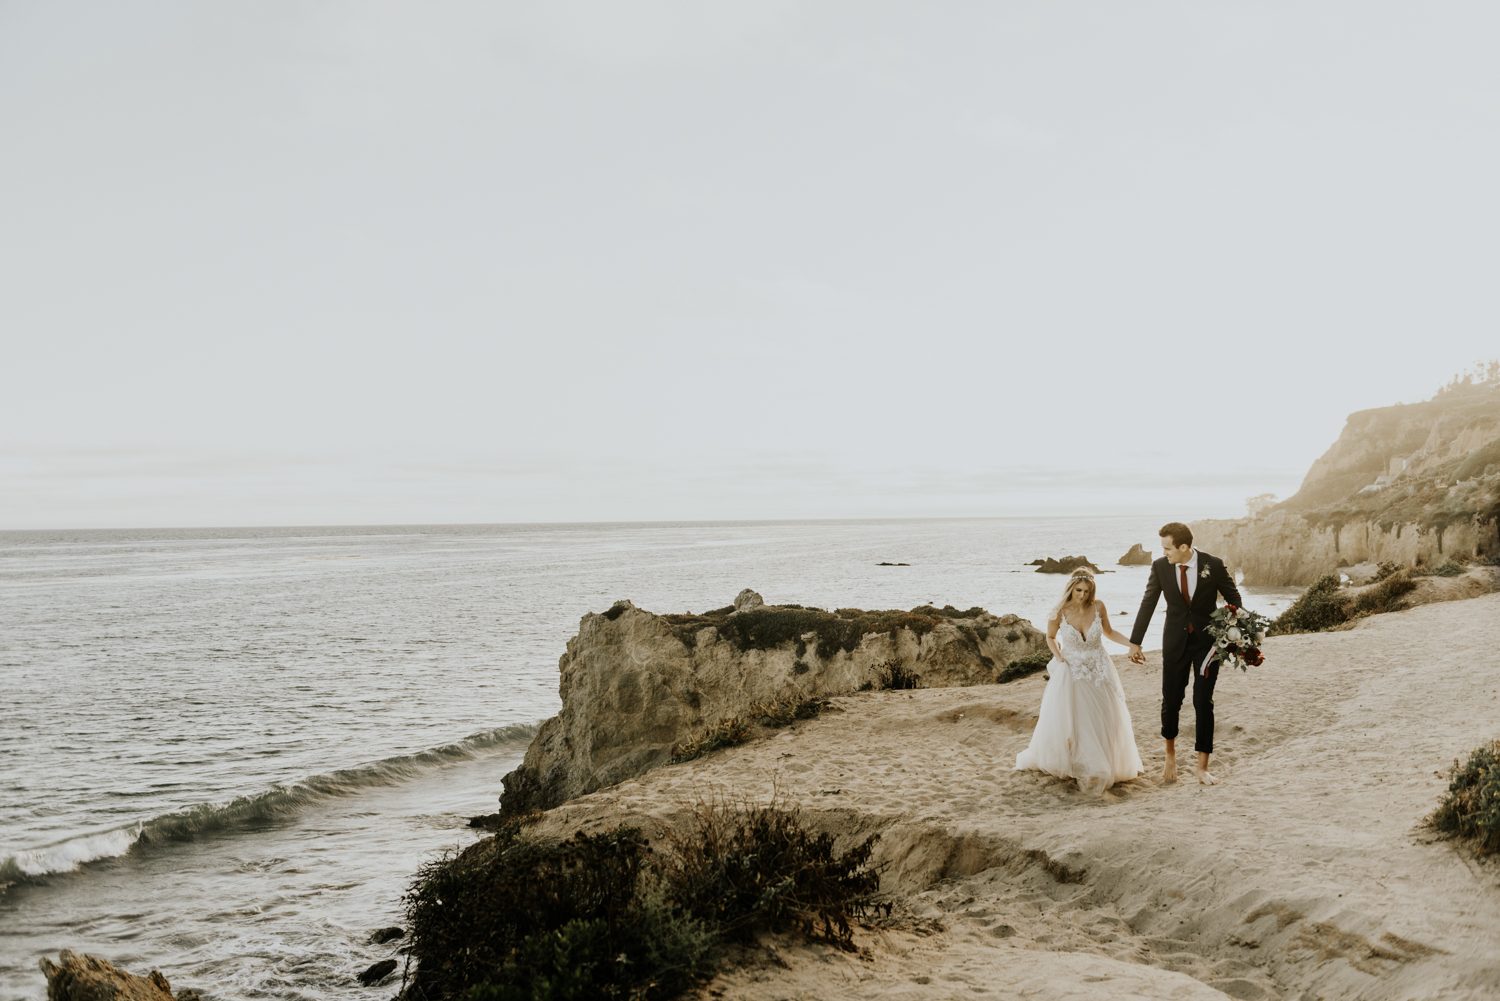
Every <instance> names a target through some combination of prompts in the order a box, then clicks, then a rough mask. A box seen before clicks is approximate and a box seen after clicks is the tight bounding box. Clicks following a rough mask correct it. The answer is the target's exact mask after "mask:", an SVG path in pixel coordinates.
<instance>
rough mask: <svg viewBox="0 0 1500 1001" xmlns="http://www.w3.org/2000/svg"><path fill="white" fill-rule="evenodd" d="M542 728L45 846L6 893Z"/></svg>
mask: <svg viewBox="0 0 1500 1001" xmlns="http://www.w3.org/2000/svg"><path fill="white" fill-rule="evenodd" d="M537 726H538V724H535V723H514V724H511V725H509V726H500V727H495V728H494V729H492V730H481V731H479V732H478V733H473V734H470V735H469V736H467V737H465V738H464V739H463V740H460V741H457V742H455V743H452V744H444V745H443V746H441V747H432V748H428V749H427V750H425V751H418V752H417V753H415V754H401V755H397V756H395V757H392V758H385V759H383V760H381V761H375V762H372V763H370V764H367V765H359V766H357V767H355V768H344V769H340V770H339V771H336V772H328V773H327V774H324V775H312V776H309V777H308V778H305V779H302V780H300V781H298V782H293V783H290V784H288V785H277V786H272V787H271V788H269V789H266V790H264V791H262V792H259V793H255V794H253V795H249V796H240V797H238V798H236V799H233V800H230V801H228V802H224V803H200V804H198V805H197V806H193V807H190V808H188V809H186V810H182V811H179V812H177V813H168V814H163V815H162V816H159V817H154V818H152V819H151V820H147V821H145V822H143V823H137V824H131V825H128V826H126V827H120V828H116V829H115V830H112V831H103V832H100V833H95V834H85V835H79V836H76V837H71V838H65V839H63V840H62V841H58V842H55V843H53V844H50V845H47V846H45V847H42V848H33V849H30V850H28V851H23V852H17V853H16V854H14V855H10V856H8V857H6V858H4V859H0V891H3V889H4V888H5V887H6V886H9V885H11V884H13V883H17V882H21V881H23V880H26V879H29V878H35V877H38V876H45V875H46V874H48V873H54V872H67V871H69V870H71V869H76V868H77V867H78V866H80V865H82V864H83V863H85V862H93V861H96V860H98V859H105V858H114V857H116V856H119V855H124V854H125V853H126V852H128V851H130V850H131V849H133V848H135V847H136V846H137V845H140V846H155V845H163V844H167V843H170V842H173V841H188V840H191V839H192V838H194V837H196V836H197V835H199V834H204V833H207V832H210V831H218V830H223V829H225V828H231V827H235V826H238V825H240V824H246V823H256V822H264V821H272V820H277V819H279V818H283V817H287V816H291V815H293V814H296V813H299V812H301V811H302V810H303V809H305V808H306V807H308V806H309V805H312V804H315V803H318V802H320V801H323V800H327V799H331V798H333V797H336V796H349V795H353V794H355V793H358V792H359V791H360V790H361V789H367V788H369V787H371V786H390V785H397V784H399V783H402V782H406V781H409V780H410V779H413V778H416V777H417V776H419V775H422V774H423V773H424V772H429V771H432V770H433V769H435V768H442V767H444V766H446V765H451V764H456V763H458V762H460V761H468V760H472V759H474V758H477V757H479V756H480V755H481V754H483V753H484V752H487V751H494V750H499V749H503V748H504V747H506V746H508V745H509V746H514V745H522V744H525V743H526V742H529V741H530V740H531V738H532V737H534V736H535V735H536V731H537Z"/></svg>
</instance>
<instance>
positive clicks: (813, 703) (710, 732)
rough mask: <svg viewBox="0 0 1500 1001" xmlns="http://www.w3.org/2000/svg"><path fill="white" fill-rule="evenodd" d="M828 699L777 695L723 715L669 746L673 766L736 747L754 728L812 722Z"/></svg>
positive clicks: (825, 707) (826, 706)
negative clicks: (714, 721)
mask: <svg viewBox="0 0 1500 1001" xmlns="http://www.w3.org/2000/svg"><path fill="white" fill-rule="evenodd" d="M828 704H829V703H828V699H827V697H819V696H807V695H801V694H792V695H779V696H777V697H776V698H774V699H771V700H769V701H766V702H756V703H753V704H751V705H749V706H747V707H746V708H745V710H744V712H740V713H736V714H735V715H733V716H726V717H724V718H723V719H721V720H719V722H717V723H715V724H714V725H713V726H711V727H709V728H708V729H706V730H704V731H703V732H702V733H700V734H698V735H696V736H693V737H689V738H688V739H687V740H681V741H678V742H677V743H676V744H673V745H672V764H674V765H675V764H680V763H681V762H684V761H692V760H693V759H694V758H701V757H703V755H705V754H708V753H710V752H712V751H717V750H719V749H720V748H721V747H735V746H736V745H739V744H743V743H745V741H747V740H749V739H750V737H751V735H752V734H753V733H754V732H755V731H754V727H756V726H767V727H770V728H772V729H778V728H780V727H783V726H790V725H791V724H792V723H795V722H797V721H798V720H803V719H812V718H813V717H815V716H817V715H819V714H820V713H822V712H823V710H825V709H827V708H828Z"/></svg>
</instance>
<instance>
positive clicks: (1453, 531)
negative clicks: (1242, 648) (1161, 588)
mask: <svg viewBox="0 0 1500 1001" xmlns="http://www.w3.org/2000/svg"><path fill="white" fill-rule="evenodd" d="M1494 479H1495V480H1496V483H1495V484H1494V486H1496V487H1500V477H1494ZM1488 508H1489V505H1486V506H1485V508H1484V509H1481V510H1480V511H1477V512H1475V513H1472V514H1470V515H1468V516H1467V517H1462V518H1458V519H1455V520H1454V521H1452V522H1448V523H1446V524H1442V523H1432V522H1429V523H1427V524H1424V523H1423V522H1422V521H1416V522H1415V523H1413V522H1407V523H1404V524H1403V523H1390V522H1386V523H1382V522H1380V521H1377V520H1373V519H1370V518H1359V519H1354V520H1350V521H1347V522H1339V521H1331V522H1327V523H1323V524H1319V523H1318V522H1316V521H1311V520H1308V519H1307V518H1305V517H1303V516H1302V515H1299V514H1294V513H1292V512H1290V511H1277V512H1276V513H1274V514H1271V515H1267V516H1266V517H1264V518H1256V519H1251V518H1240V519H1238V520H1235V521H1195V522H1193V523H1192V525H1191V528H1192V530H1193V544H1194V545H1195V546H1197V547H1198V548H1199V549H1201V550H1203V551H1204V552H1206V553H1212V554H1213V555H1215V556H1217V557H1219V558H1220V559H1222V560H1224V562H1225V563H1226V564H1227V565H1228V566H1229V568H1230V569H1231V570H1238V571H1242V572H1243V573H1244V583H1246V584H1249V585H1259V586H1265V587H1286V586H1298V587H1306V586H1307V585H1309V584H1311V583H1312V582H1313V581H1315V580H1317V579H1318V578H1319V577H1321V576H1323V575H1324V574H1327V573H1334V572H1336V571H1338V570H1340V569H1342V568H1344V567H1348V566H1350V565H1351V564H1360V563H1382V562H1385V561H1387V560H1390V561H1394V562H1396V563H1400V564H1402V565H1404V566H1434V565H1436V564H1439V563H1443V562H1446V561H1447V560H1448V559H1450V558H1452V557H1453V556H1455V555H1467V556H1474V555H1488V554H1491V553H1494V552H1496V551H1497V550H1500V540H1497V536H1496V528H1497V523H1496V519H1495V517H1494V515H1493V514H1492V513H1491V512H1490V511H1489V510H1488Z"/></svg>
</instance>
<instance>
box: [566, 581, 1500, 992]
mask: <svg viewBox="0 0 1500 1001" xmlns="http://www.w3.org/2000/svg"><path fill="white" fill-rule="evenodd" d="M1497 650H1500V595H1490V596H1486V597H1481V598H1476V599H1474V600H1472V601H1459V602H1450V603H1445V604H1439V605H1428V606H1424V607H1420V608H1416V609H1413V610H1411V611H1409V612H1403V613H1399V614H1391V615H1383V616H1377V617H1374V618H1371V619H1369V620H1367V621H1366V622H1364V623H1363V624H1362V625H1361V626H1360V628H1358V629H1354V630H1350V631H1347V632H1340V633H1331V634H1323V635H1315V636H1292V637H1282V638H1277V639H1273V640H1271V641H1270V642H1269V644H1268V646H1267V654H1268V657H1267V661H1266V664H1265V665H1264V666H1263V667H1261V668H1258V669H1254V670H1252V671H1251V672H1250V673H1249V674H1244V675H1242V674H1238V673H1236V674H1234V675H1233V676H1226V677H1225V678H1224V679H1222V680H1221V682H1220V684H1219V689H1218V706H1219V719H1220V721H1221V722H1220V733H1221V736H1220V738H1219V740H1220V753H1218V754H1216V755H1215V769H1214V770H1215V772H1216V773H1217V774H1219V776H1220V777H1221V778H1223V779H1224V784H1223V785H1221V786H1218V787H1215V788H1207V787H1202V786H1199V785H1197V784H1195V783H1192V782H1191V781H1185V782H1180V783H1177V784H1173V785H1166V784H1163V783H1161V782H1160V781H1158V780H1157V778H1156V777H1155V775H1156V774H1158V773H1159V771H1160V768H1161V763H1162V754H1161V741H1160V738H1159V737H1158V736H1157V735H1156V734H1157V719H1156V714H1157V707H1158V698H1159V694H1158V693H1159V685H1160V681H1159V678H1160V665H1159V663H1157V662H1155V661H1149V662H1148V663H1147V664H1146V665H1145V666H1144V667H1135V666H1133V665H1130V664H1129V663H1128V662H1127V661H1126V660H1125V659H1124V657H1123V656H1122V657H1118V658H1116V663H1117V665H1118V666H1119V669H1120V673H1121V677H1122V679H1123V681H1124V684H1125V689H1126V693H1127V695H1128V697H1129V699H1130V705H1131V710H1132V713H1133V716H1134V720H1135V726H1136V739H1137V742H1138V743H1139V745H1140V748H1141V751H1142V756H1143V757H1144V758H1145V760H1146V763H1147V768H1148V769H1151V771H1150V772H1148V774H1147V776H1145V777H1143V778H1142V779H1140V780H1137V781H1136V782H1133V783H1129V784H1126V785H1123V786H1117V787H1116V788H1115V789H1114V790H1112V791H1111V792H1110V793H1108V794H1106V796H1105V797H1104V798H1103V800H1100V799H1097V798H1091V797H1086V796H1084V795H1082V794H1081V793H1079V792H1078V791H1077V789H1076V787H1075V786H1074V785H1073V784H1072V783H1071V782H1062V781H1058V780H1056V779H1052V778H1049V777H1045V776H1041V775H1039V774H1036V773H1017V772H1013V771H1012V770H1011V764H1012V762H1013V761H1014V759H1015V755H1016V754H1017V752H1019V751H1020V750H1021V749H1022V748H1023V747H1024V746H1025V744H1026V742H1027V740H1028V737H1029V733H1030V730H1031V727H1032V726H1033V724H1034V722H1035V718H1036V709H1037V706H1038V703H1039V701H1040V698H1041V691H1042V686H1043V683H1044V682H1043V680H1042V679H1041V678H1040V677H1036V678H1032V679H1028V680H1026V681H1023V682H1018V683H1015V684H1011V685H1006V686H997V687H984V688H970V689H931V690H922V691H916V692H909V693H908V692H876V693H866V694H861V695H856V696H851V697H848V698H845V699H842V700H840V706H841V708H842V709H843V710H844V711H843V712H840V713H834V714H830V715H826V716H824V717H822V718H820V719H817V720H814V721H810V722H809V723H807V724H803V725H800V726H798V727H797V728H795V729H794V730H789V731H781V732H780V733H778V734H776V735H774V736H769V737H767V738H766V739H764V740H759V741H756V742H753V743H751V744H748V745H745V746H743V747H740V748H736V749H732V750H729V751H723V752H719V753H717V754H715V755H712V756H710V757H708V758H706V759H702V760H699V761H695V762H690V763H688V764H685V765H677V766H672V767H668V768H663V769H660V770H658V771H655V772H652V773H650V774H648V775H646V776H644V777H643V778H642V779H640V780H638V781H635V782H631V783H628V784H626V785H623V786H618V787H615V788H612V789H609V790H605V791H603V792H600V793H596V794H594V795H592V796H588V797H584V798H582V799H579V800H575V801H573V802H572V803H569V804H567V805H565V806H563V807H560V808H558V809H557V810H554V811H553V812H552V813H551V814H549V815H548V818H547V820H546V821H545V825H546V827H547V828H548V829H550V830H552V831H554V832H570V831H571V830H573V829H576V828H580V827H583V828H595V827H599V826H603V825H606V824H611V823H615V822H618V821H619V820H622V819H629V820H635V821H638V822H639V821H650V820H652V819H655V820H656V821H660V822H671V821H672V819H673V818H674V817H677V816H680V815H681V814H682V811H683V810H684V808H685V804H686V803H687V802H689V801H690V800H692V799H693V798H694V797H696V796H705V795H714V794H715V793H716V792H718V793H721V794H722V793H723V792H724V791H727V790H732V791H733V792H735V793H740V794H750V795H755V796H765V795H769V794H770V792H771V787H772V785H773V783H775V784H777V785H779V787H780V789H781V792H782V793H783V794H784V795H787V796H789V797H790V798H792V799H794V800H795V801H797V802H798V803H800V804H801V805H802V807H803V809H804V810H805V811H806V812H807V814H808V816H809V818H810V819H811V820H812V821H813V822H815V823H816V824H817V825H819V826H821V827H824V828H827V829H830V830H833V831H836V832H838V833H839V834H840V835H841V836H847V837H849V838H850V839H851V840H852V839H853V838H854V837H856V836H859V835H861V834H862V833H865V832H869V831H876V830H878V831H881V832H882V841H881V846H880V855H879V857H880V858H882V859H884V860H886V861H888V862H889V863H890V868H889V870H888V871H887V873H886V876H885V886H886V887H887V888H889V889H891V890H893V891H898V892H901V893H903V894H904V895H905V899H906V901H907V905H908V907H909V909H910V913H909V916H908V919H907V920H906V921H905V922H904V923H898V924H897V925H896V926H894V927H891V928H887V929H870V930H865V931H862V932H861V933H860V937H859V942H860V944H861V945H862V946H863V947H864V949H865V952H864V953H862V954H861V955H857V956H856V955H845V954H840V953H837V952H835V951H833V950H831V949H828V948H825V947H822V946H817V945H807V944H797V943H794V942H792V941H790V940H787V941H784V942H781V943H780V944H779V945H776V944H772V945H771V946H770V947H769V949H770V951H768V952H767V953H766V956H765V960H764V961H763V962H759V963H752V964H751V965H748V966H745V967H742V968H739V969H736V970H732V971H729V972H726V973H725V974H723V975H721V976H720V977H719V978H718V979H716V980H715V981H714V982H713V983H712V984H711V985H710V986H709V988H708V989H707V990H706V992H705V993H704V995H703V996H704V997H705V998H708V997H723V998H727V999H745V1001H752V999H753V1001H774V999H782V998H806V999H830V998H845V997H847V998H856V997H858V998H890V999H896V998H910V999H929V998H959V997H962V998H972V997H976V996H978V997H985V996H992V997H1006V998H1009V997H1027V998H1174V999H1175V998H1182V999H1192V998H1210V997H1222V996H1225V995H1227V996H1230V997H1234V998H1262V997H1266V998H1271V997H1275V998H1297V999H1305V1001H1313V999H1317V998H1323V999H1328V1001H1332V999H1336V998H1337V999H1343V998H1351V999H1352V998H1382V999H1384V998H1413V999H1415V998H1493V997H1496V996H1500V865H1495V864H1491V863H1479V862H1476V861H1474V860H1473V859H1472V858H1471V857H1470V856H1469V855H1468V853H1467V852H1466V851H1465V850H1464V849H1463V848H1462V847H1461V846H1458V845H1455V844H1454V843H1452V842H1448V841H1443V840H1440V839H1437V838H1435V837H1434V836H1433V834H1432V833H1431V832H1430V831H1428V830H1426V829H1425V828H1423V826H1422V819H1423V817H1424V816H1425V815H1426V814H1427V813H1428V812H1429V811H1430V810H1431V809H1432V807H1433V806H1434V805H1435V803H1436V802H1437V800H1438V798H1439V796H1440V795H1441V793H1442V792H1443V791H1444V790H1445V789H1446V778H1445V775H1446V770H1447V768H1448V767H1449V766H1450V765H1451V763H1452V761H1453V759H1454V758H1455V756H1458V755H1460V754H1462V753H1465V752H1467V751H1468V750H1469V749H1470V748H1472V747H1474V746H1476V745H1478V744H1479V743H1480V742H1481V741H1483V740H1486V739H1490V738H1493V737H1495V736H1500V661H1497V658H1496V651H1497ZM1190 716H1191V714H1185V721H1186V720H1187V719H1189V718H1190ZM1183 737H1184V739H1183V740H1182V741H1181V743H1183V744H1185V745H1187V746H1191V741H1192V729H1191V725H1190V724H1189V726H1188V728H1187V729H1186V730H1185V732H1184V735H1183ZM771 952H775V953H776V955H775V956H772V955H771Z"/></svg>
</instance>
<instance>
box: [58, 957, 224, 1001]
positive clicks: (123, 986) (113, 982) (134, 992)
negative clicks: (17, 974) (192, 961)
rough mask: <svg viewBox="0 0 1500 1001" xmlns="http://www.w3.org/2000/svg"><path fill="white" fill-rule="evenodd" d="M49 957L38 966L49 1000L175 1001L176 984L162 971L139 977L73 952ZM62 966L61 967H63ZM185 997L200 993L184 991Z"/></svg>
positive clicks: (100, 960)
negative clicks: (44, 977)
mask: <svg viewBox="0 0 1500 1001" xmlns="http://www.w3.org/2000/svg"><path fill="white" fill-rule="evenodd" d="M57 958H58V961H59V962H58V963H54V962H52V960H50V959H47V958H46V957H43V958H42V961H41V962H40V963H39V964H38V965H39V966H41V968H42V974H43V975H44V976H46V978H47V1001H173V998H172V985H171V984H170V983H168V982H167V978H166V977H165V976H163V975H162V973H161V971H160V970H152V971H151V973H150V975H148V976H144V977H138V976H136V975H135V974H133V973H127V972H125V971H124V970H122V969H120V968H119V967H118V966H115V965H114V964H113V963H111V962H109V961H108V960H106V959H100V958H99V957H98V956H86V955H85V956H80V955H79V954H78V953H76V952H74V951H73V950H71V949H64V950H63V951H62V952H60V953H59V954H58V957H57ZM59 964H60V965H59ZM180 993H181V994H182V995H183V996H184V997H185V998H187V997H196V996H197V992H196V991H190V990H186V989H184V990H183V991H181V992H180Z"/></svg>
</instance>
